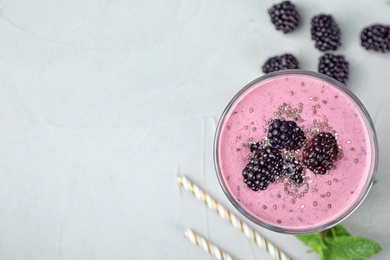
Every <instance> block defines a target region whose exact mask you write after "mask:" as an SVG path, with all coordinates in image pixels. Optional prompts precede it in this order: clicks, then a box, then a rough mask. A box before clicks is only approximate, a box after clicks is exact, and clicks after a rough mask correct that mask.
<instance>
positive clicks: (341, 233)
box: [328, 225, 350, 237]
mask: <svg viewBox="0 0 390 260" xmlns="http://www.w3.org/2000/svg"><path fill="white" fill-rule="evenodd" d="M332 229H333V230H334V232H335V234H336V236H338V237H341V236H350V234H349V233H348V232H347V230H346V229H345V228H344V227H343V226H342V225H337V226H334V227H333V228H332ZM328 234H329V233H328Z"/></svg>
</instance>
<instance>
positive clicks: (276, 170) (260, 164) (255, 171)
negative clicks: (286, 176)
mask: <svg viewBox="0 0 390 260" xmlns="http://www.w3.org/2000/svg"><path fill="white" fill-rule="evenodd" d="M282 167H283V158H282V156H281V155H280V153H279V152H278V150H276V149H273V148H271V147H262V148H260V149H259V150H257V152H255V153H254V157H253V158H252V159H251V160H250V161H249V163H248V164H247V165H246V166H245V168H244V169H243V170H242V176H243V177H244V183H245V184H246V185H247V186H248V187H249V188H251V189H252V190H253V191H258V190H265V189H266V188H267V187H268V185H269V184H270V183H272V182H275V181H276V179H277V178H278V176H280V174H281V173H282Z"/></svg>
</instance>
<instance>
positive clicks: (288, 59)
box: [262, 53, 299, 73]
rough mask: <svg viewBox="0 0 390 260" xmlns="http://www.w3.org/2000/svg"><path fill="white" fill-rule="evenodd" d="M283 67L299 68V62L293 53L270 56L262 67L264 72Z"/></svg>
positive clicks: (282, 68) (283, 68)
mask: <svg viewBox="0 0 390 260" xmlns="http://www.w3.org/2000/svg"><path fill="white" fill-rule="evenodd" d="M285 69H299V62H298V60H297V58H295V56H294V55H292V54H289V53H286V54H283V55H281V56H274V57H271V58H269V59H268V60H267V61H266V62H265V63H264V65H263V67H262V70H263V72H264V73H270V72H273V71H278V70H285Z"/></svg>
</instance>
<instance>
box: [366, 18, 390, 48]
mask: <svg viewBox="0 0 390 260" xmlns="http://www.w3.org/2000/svg"><path fill="white" fill-rule="evenodd" d="M360 40H361V44H362V46H363V47H364V48H366V49H367V50H374V51H377V52H388V51H390V26H389V25H383V24H374V25H371V26H368V27H366V28H364V29H363V31H362V33H361V34H360Z"/></svg>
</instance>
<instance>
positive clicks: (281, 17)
mask: <svg viewBox="0 0 390 260" xmlns="http://www.w3.org/2000/svg"><path fill="white" fill-rule="evenodd" d="M268 13H269V15H270V16H271V22H272V23H273V24H274V25H275V28H276V30H281V31H283V32H284V33H289V32H292V31H294V30H295V29H296V28H297V27H298V25H299V13H298V11H297V9H296V8H295V5H294V4H293V3H291V2H290V1H283V2H281V3H279V4H276V5H273V6H272V7H271V8H270V9H269V10H268Z"/></svg>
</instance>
